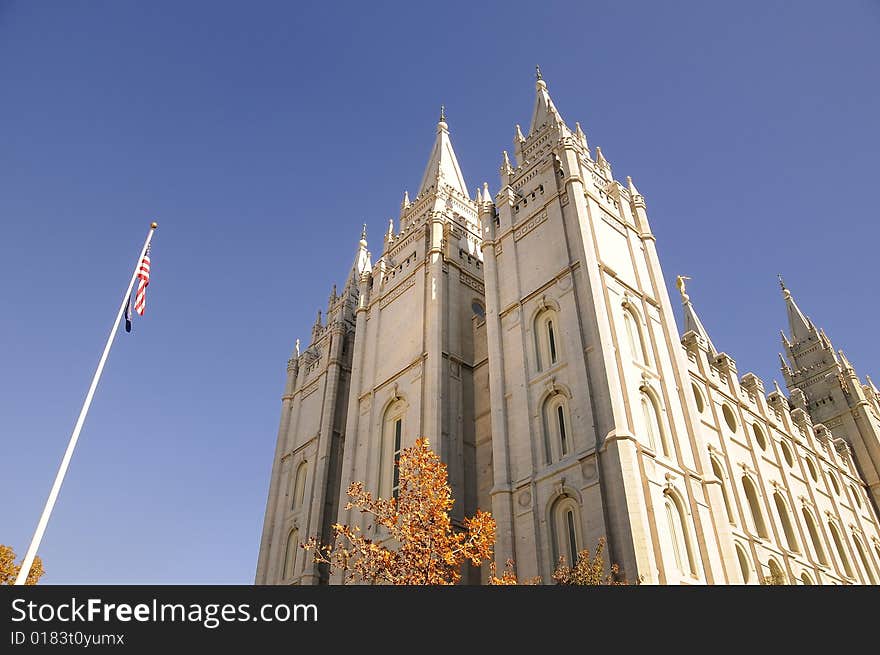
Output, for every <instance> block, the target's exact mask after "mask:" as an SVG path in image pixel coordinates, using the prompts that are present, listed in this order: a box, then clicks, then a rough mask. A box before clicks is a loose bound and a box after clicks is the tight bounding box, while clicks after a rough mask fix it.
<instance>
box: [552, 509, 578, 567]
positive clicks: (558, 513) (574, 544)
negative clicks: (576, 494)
mask: <svg viewBox="0 0 880 655" xmlns="http://www.w3.org/2000/svg"><path fill="white" fill-rule="evenodd" d="M579 511H580V509H579V508H578V505H577V502H576V501H575V499H574V498H572V497H571V496H563V497H561V498H560V499H559V500H557V501H556V502H555V503H554V504H553V507H552V508H551V510H550V520H551V524H552V526H553V530H552V532H551V537H552V542H553V543H552V545H553V558H554V561H553V566H554V568H555V567H556V564H557V563H558V562H559V558H560V557H564V558H565V562H566V564H567V565H568V566H574V565H575V564H576V563H577V555H578V553H579V552H580V550H581V537H580V520H579V519H578V513H579Z"/></svg>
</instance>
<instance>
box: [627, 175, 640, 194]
mask: <svg viewBox="0 0 880 655" xmlns="http://www.w3.org/2000/svg"><path fill="white" fill-rule="evenodd" d="M626 188H627V190H628V191H629V195H631V196H632V197H633V198H635V197H636V196H640V195H642V194H641V193H639V190H638V189H637V188H636V185H635V184H633V179H632V178H631V177H630V176H629V175H627V176H626Z"/></svg>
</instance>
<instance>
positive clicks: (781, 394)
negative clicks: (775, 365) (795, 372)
mask: <svg viewBox="0 0 880 655" xmlns="http://www.w3.org/2000/svg"><path fill="white" fill-rule="evenodd" d="M773 390H774V391H775V392H776V393H778V394H779V395H780V396H782V397H783V398H784V397H785V394H784V393H782V389H780V388H779V383H778V382H777V381H776V379H775V378H774V379H773Z"/></svg>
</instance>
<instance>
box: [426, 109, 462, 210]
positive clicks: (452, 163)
mask: <svg viewBox="0 0 880 655" xmlns="http://www.w3.org/2000/svg"><path fill="white" fill-rule="evenodd" d="M438 180H443V183H444V184H448V185H449V186H451V187H452V188H453V189H455V190H456V191H458V192H459V193H461V194H462V195H464V196H466V197H467V195H468V192H467V186H466V185H465V183H464V176H463V175H462V174H461V168H460V167H459V165H458V159H457V158H456V156H455V151H454V150H453V149H452V141H451V140H450V139H449V126H448V125H447V124H446V108H445V107H443V106H441V107H440V122H439V123H437V138H436V139H435V140H434V147H433V148H432V149H431V156H430V157H429V158H428V165H427V166H426V167H425V174H424V175H423V176H422V183H421V184H420V185H419V192H418V195H419V196H421V195H423V194H424V193H425V192H426V191H428V190H429V189H431V188H432V187H434V188H435V190H436V189H437V188H439V185H438Z"/></svg>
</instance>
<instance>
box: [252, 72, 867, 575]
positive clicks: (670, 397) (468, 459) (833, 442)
mask: <svg viewBox="0 0 880 655" xmlns="http://www.w3.org/2000/svg"><path fill="white" fill-rule="evenodd" d="M500 173H501V188H500V190H499V192H498V193H497V194H496V195H495V197H494V198H493V197H492V196H491V195H490V193H489V190H488V185H486V184H484V185H483V188H482V190H480V189H477V191H476V193H475V194H474V197H473V198H472V197H471V196H470V194H469V193H468V192H467V188H466V186H465V183H464V179H463V176H462V174H461V170H460V168H459V165H458V161H457V159H456V156H455V153H454V151H453V149H452V144H451V141H450V137H449V128H448V125H447V123H446V120H445V117H444V116H443V115H442V114H441V120H440V122H439V123H438V127H437V134H436V138H435V142H434V146H433V149H432V151H431V155H430V158H429V162H428V166H427V167H426V170H425V174H424V176H423V179H422V183H421V185H420V188H419V190H418V193H417V194H416V196H415V197H414V198H413V199H412V200H410V199H409V196H408V195H407V194H405V195H404V200H403V203H402V204H401V212H400V219H399V224H398V229H397V230H395V228H394V224H393V221H392V222H391V223H390V224H389V228H388V232H387V234H386V235H385V238H384V243H383V248H382V255H381V257H380V258H379V259H378V260H377V261H376V263H375V264H373V263H372V261H371V260H372V258H371V256H370V253H369V252H368V251H367V242H366V234H363V235H362V237H361V241H360V243H359V245H358V249H357V252H356V256H355V261H354V264H353V265H352V269H351V271H350V273H349V276H348V279H347V282H346V284H345V288H344V290H343V293H342V294H341V295H337V294H336V289H335V287H334V290H333V292H332V293H331V296H330V301H329V303H328V309H327V314H326V321H323V320H322V318H321V314H320V313H319V315H318V320H317V322H316V323H315V326H314V328H313V331H312V339H311V343H310V344H309V346H308V348H306V350H305V351H303V352H302V353H300V352H299V346H298V345H297V350H296V353H295V354H294V356H293V357H292V358H291V359H290V361H289V363H288V379H287V385H286V388H285V392H284V395H283V397H282V415H281V425H280V428H279V434H278V445H277V448H276V452H275V458H274V463H273V469H272V479H271V483H270V489H269V498H268V502H267V507H266V516H265V522H264V528H263V537H262V543H261V546H260V554H259V561H258V565H257V575H256V581H257V583H258V584H296V583H298V584H316V583H322V582H338V581H339V580H338V578H331V576H329V575H328V574H327V572H326V571H324V570H321V569H319V568H317V567H315V566H314V564H313V563H312V562H311V560H310V558H308V557H306V556H305V554H304V553H303V551H301V550H300V549H299V548H296V544H297V543H298V542H299V541H303V540H305V539H306V538H308V537H310V536H320V537H321V538H322V539H324V540H326V539H327V538H328V536H329V531H330V525H331V524H332V523H333V522H335V521H337V520H338V521H340V522H344V523H349V524H357V525H360V527H361V528H362V529H363V530H366V531H368V532H369V530H370V527H369V526H368V525H367V522H366V521H363V520H362V518H361V516H360V515H359V514H357V513H352V512H350V511H346V510H345V509H344V502H340V497H341V496H342V497H344V491H345V489H346V488H347V487H348V485H349V483H350V482H352V481H355V480H360V481H363V482H364V483H365V485H366V488H367V489H368V490H369V491H371V492H373V493H374V494H378V495H380V496H384V497H387V496H389V495H392V494H393V493H395V484H396V478H395V467H394V462H395V458H396V455H397V453H399V451H400V449H401V448H405V447H407V446H409V445H411V444H412V443H413V442H414V441H415V439H416V438H418V437H419V436H426V437H428V438H429V440H430V442H431V443H432V444H433V446H434V448H435V449H436V450H437V451H438V452H439V453H440V456H441V457H442V459H443V461H444V462H445V463H446V464H447V467H448V471H449V480H450V485H451V487H452V490H453V495H454V497H455V498H456V504H455V507H454V509H453V515H454V516H453V518H454V519H457V520H460V519H461V518H462V517H463V516H464V515H469V514H472V513H473V512H474V510H475V509H476V508H478V507H479V508H484V509H491V511H492V514H493V516H494V517H495V519H496V521H497V523H498V540H497V543H496V561H497V563H498V564H499V566H502V567H503V564H504V562H505V561H506V560H507V559H508V558H510V559H513V560H514V561H515V563H516V570H517V574H518V575H519V576H520V577H523V578H530V577H533V576H541V577H542V578H543V579H544V580H545V581H549V580H550V578H551V574H552V571H553V568H554V565H555V562H556V561H557V560H558V558H559V557H560V556H564V557H566V559H568V560H569V561H571V559H572V556H573V555H574V554H575V553H576V552H577V551H578V550H579V549H582V548H585V547H589V548H593V547H594V546H595V544H596V542H597V540H598V539H599V538H600V537H606V538H607V540H608V548H607V554H608V559H609V560H611V561H614V562H617V563H619V564H620V566H621V568H622V569H623V571H624V573H625V575H626V576H627V577H628V578H629V579H636V578H641V579H642V580H643V581H644V582H645V583H653V584H742V583H747V584H757V583H758V582H759V581H760V580H761V579H762V578H764V577H765V576H768V575H771V574H776V575H777V576H778V575H779V574H781V575H784V576H785V578H786V579H787V580H788V581H789V582H790V583H797V584H849V583H853V584H858V583H866V584H876V583H877V582H878V580H880V527H878V514H877V506H878V502H880V392H878V390H877V389H876V387H875V386H874V385H873V383H871V381H870V379H868V380H867V383H866V384H863V383H862V382H861V381H860V380H859V378H858V376H857V375H856V374H855V371H854V370H853V368H852V366H851V365H850V364H849V362H848V361H847V359H846V358H845V356H844V355H843V353H842V352H840V353H836V352H835V351H834V349H833V348H832V346H831V342H830V340H829V339H828V337H827V336H826V335H825V334H824V332H822V331H821V330H817V329H816V328H815V327H814V326H813V324H812V322H810V321H809V319H807V318H806V317H805V316H804V315H803V314H802V313H801V311H800V309H799V308H798V307H797V305H796V303H795V301H794V299H793V297H792V295H791V293H790V292H789V291H788V289H786V288H785V287H784V286H783V299H784V302H785V304H786V307H787V311H788V318H789V332H790V336H785V335H783V342H784V348H785V357H784V358H782V370H783V375H784V377H785V382H786V385H787V387H788V391H789V395H788V396H786V395H785V394H784V393H783V392H782V390H780V389H779V388H776V389H774V390H773V391H772V392H770V393H769V394H765V389H764V385H763V383H762V382H761V380H759V379H758V378H757V377H756V376H754V375H753V374H746V375H744V376H743V377H739V375H738V373H737V370H736V364H735V362H734V360H733V359H732V358H731V357H730V356H728V355H726V354H724V353H719V352H718V351H717V350H716V349H715V346H714V344H713V343H712V341H711V339H710V338H709V336H708V333H707V332H706V330H705V328H704V327H703V324H702V323H701V322H700V319H699V317H698V316H697V314H696V311H695V309H694V307H693V304H692V303H691V301H690V298H689V297H688V295H687V294H686V293H685V280H686V279H687V278H681V277H680V278H679V279H678V283H679V289H680V291H681V296H682V304H683V312H684V335H683V336H681V335H680V332H679V330H678V327H677V326H676V322H675V316H674V312H673V305H672V302H671V301H670V298H669V297H668V294H667V291H666V283H665V279H664V277H663V273H662V271H661V268H660V261H659V258H658V256H657V249H656V245H655V238H654V236H653V234H652V232H651V228H650V225H649V222H648V215H647V209H646V203H645V199H644V197H643V196H642V195H641V194H640V193H639V192H638V190H637V189H636V187H635V185H634V184H633V183H632V180H631V179H630V178H627V181H626V184H621V183H620V182H618V181H617V180H616V179H615V178H614V177H613V175H612V171H611V165H610V164H609V163H608V161H607V160H606V159H605V157H604V156H603V154H602V152H601V150H600V149H599V148H596V149H595V154H593V152H592V151H591V150H590V148H589V147H588V144H587V139H586V136H585V135H584V133H583V131H582V130H581V127H580V125H579V124H577V123H576V124H575V129H574V130H572V129H571V128H569V127H568V125H567V124H566V123H565V122H564V121H563V120H562V118H561V116H560V114H559V112H558V110H557V109H556V107H555V106H554V104H553V101H552V99H551V97H550V95H549V92H548V90H547V85H546V83H545V82H544V81H543V80H542V79H541V77H540V73H539V76H538V81H537V83H536V100H535V107H534V111H533V115H532V120H531V123H530V125H529V129H528V136H524V135H523V133H522V131H521V129H520V127H519V126H516V129H515V137H514V149H513V160H511V158H510V157H509V155H508V153H506V152H505V153H504V156H503V163H502V166H501V171H500ZM485 576H486V571H485V570H484V571H476V570H473V571H468V572H466V576H465V581H467V582H471V583H478V582H480V580H481V578H482V579H485Z"/></svg>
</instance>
